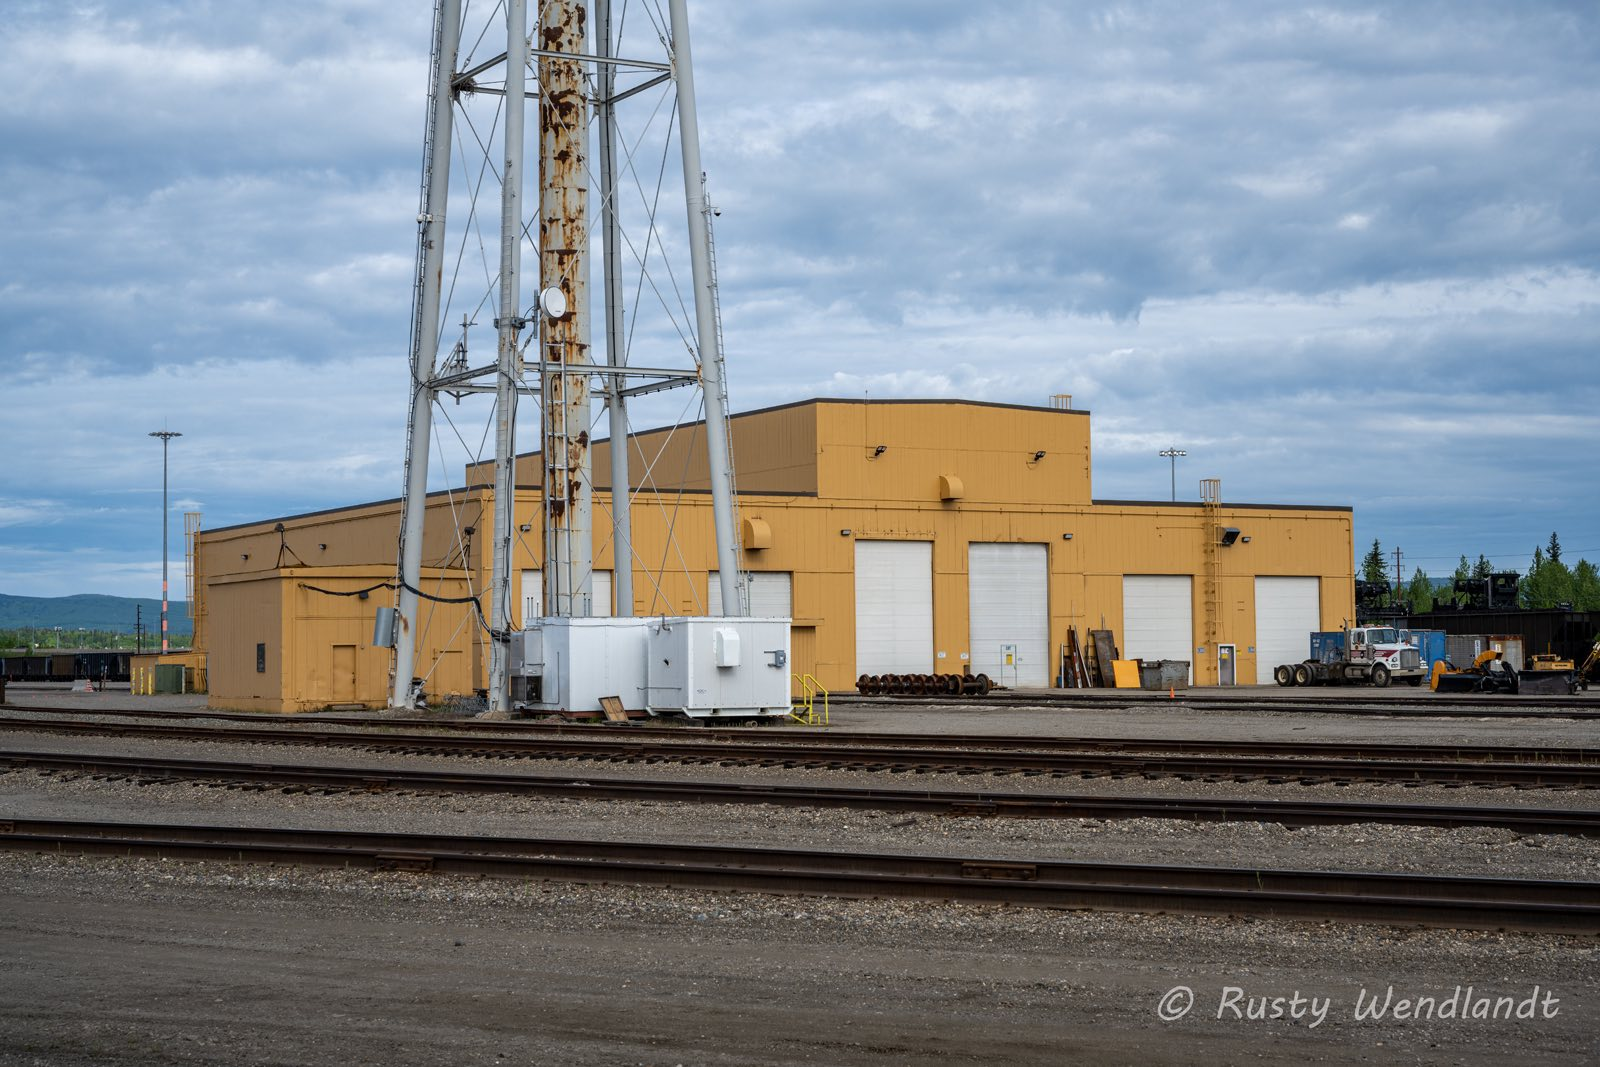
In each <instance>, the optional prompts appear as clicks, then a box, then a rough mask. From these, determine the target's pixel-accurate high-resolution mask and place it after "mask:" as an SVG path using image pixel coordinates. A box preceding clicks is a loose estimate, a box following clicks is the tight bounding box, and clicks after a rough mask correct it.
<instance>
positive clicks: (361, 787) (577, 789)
mask: <svg viewBox="0 0 1600 1067" xmlns="http://www.w3.org/2000/svg"><path fill="white" fill-rule="evenodd" d="M0 768H7V769H12V770H37V771H41V772H44V773H48V774H52V775H58V776H59V775H63V774H72V775H89V776H92V777H94V778H96V779H101V780H111V781H127V780H134V781H138V782H142V783H168V782H184V783H190V784H194V783H208V784H228V785H231V786H240V785H242V786H247V787H256V788H274V789H284V790H290V791H295V792H319V793H347V792H361V793H370V792H418V793H452V794H456V793H499V794H512V795H518V796H533V797H562V798H573V799H582V800H631V801H640V800H649V801H658V802H660V801H666V802H674V803H696V804H776V805H783V806H786V807H817V808H853V809H867V810H875V811H890V812H915V813H923V814H930V815H936V816H961V815H967V816H991V817H999V818H1030V819H1045V818H1074V819H1178V820H1183V821H1188V822H1253V823H1274V824H1278V825H1282V826H1294V827H1301V826H1332V825H1349V824H1353V823H1382V824H1387V825H1398V826H1431V827H1442V828H1448V829H1461V828H1468V827H1495V828H1501V829H1508V830H1514V831H1516V832H1518V833H1524V834H1561V835H1568V836H1575V837H1600V811H1583V810H1571V809H1565V808H1527V807H1497V808H1491V807H1479V806H1450V805H1437V804H1368V803H1350V802H1345V801H1304V802H1302V801H1277V800H1254V799H1232V800H1229V799H1221V800H1219V799H1211V798H1205V799H1186V798H1167V797H1106V796H1074V795H1061V794H1039V793H1002V792H995V791H982V792H955V791H948V792H947V791H943V790H935V791H930V790H901V789H877V788H850V787H831V786H830V787H814V786H791V785H766V784H743V783H722V782H686V781H681V780H671V779H669V780H652V779H625V778H574V777H572V776H570V775H563V776H560V777H536V776H531V775H505V774H479V773H460V772H447V771H426V770H410V769H405V768H394V767H385V768H374V767H322V766H308V765H302V764H266V763H231V762H218V761H209V760H186V759H167V758H159V757H155V758H152V757H144V756H95V755H83V754H79V753H40V752H6V751H0Z"/></svg>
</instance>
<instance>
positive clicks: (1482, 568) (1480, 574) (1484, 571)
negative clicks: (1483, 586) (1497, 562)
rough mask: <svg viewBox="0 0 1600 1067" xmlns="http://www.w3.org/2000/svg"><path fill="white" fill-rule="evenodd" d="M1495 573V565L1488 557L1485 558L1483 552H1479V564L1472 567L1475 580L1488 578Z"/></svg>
mask: <svg viewBox="0 0 1600 1067" xmlns="http://www.w3.org/2000/svg"><path fill="white" fill-rule="evenodd" d="M1493 573H1494V564H1493V563H1490V562H1489V559H1488V557H1487V556H1485V555H1484V554H1483V553H1482V552H1479V553H1478V562H1476V563H1474V564H1473V565H1472V576H1473V577H1474V578H1487V577H1489V575H1491V574H1493Z"/></svg>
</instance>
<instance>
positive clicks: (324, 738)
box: [0, 718, 1600, 789]
mask: <svg viewBox="0 0 1600 1067" xmlns="http://www.w3.org/2000/svg"><path fill="white" fill-rule="evenodd" d="M0 731H11V732H27V733H52V734H68V735H75V736H112V737H120V738H147V739H148V738H157V739H177V740H188V741H207V742H222V743H228V744H237V743H269V744H280V745H281V744H289V745H314V746H318V747H335V748H360V749H366V750H369V751H390V752H399V753H404V754H407V755H419V756H463V755H465V756H476V757H481V758H496V759H556V760H601V761H608V762H613V763H669V762H670V763H691V764H693V763H699V764H712V763H714V764H722V765H730V766H731V765H747V766H760V767H774V768H808V769H824V770H851V771H872V772H877V771H892V772H907V773H927V774H932V773H953V774H1024V775H1029V776H1036V775H1055V776H1070V775H1077V776H1081V777H1087V778H1096V777H1111V778H1129V777H1145V778H1151V777H1178V778H1184V779H1191V780H1202V781H1229V780H1232V781H1247V780H1260V781H1268V782H1280V783H1290V782H1301V783H1306V784H1311V783H1318V782H1336V783H1337V782H1346V783H1348V782H1401V783H1407V784H1412V785H1422V784H1429V783H1444V784H1450V785H1489V786H1511V787H1517V788H1547V789H1548V788H1575V789H1592V788H1596V787H1597V786H1600V762H1597V758H1600V753H1596V752H1595V751H1594V750H1589V749H1581V748H1561V749H1526V748H1499V747H1495V746H1459V747H1445V746H1426V745H1423V746H1418V745H1346V744H1299V743H1291V742H1232V741H1164V740H1144V739H1106V738H1070V739H1068V738H1043V739H1038V738H1026V739H1021V740H1022V742H1023V743H1026V744H1027V745H1029V746H1030V750H1027V751H1023V750H1013V749H1004V748H983V749H972V748H962V747H958V746H953V745H951V744H949V743H948V742H949V741H950V739H949V738H943V737H936V736H926V735H923V736H917V737H913V738H907V737H904V736H900V735H877V738H885V739H887V740H885V741H882V742H881V743H880V741H879V740H878V739H877V738H874V739H871V740H868V741H863V740H862V735H859V734H834V735H829V736H824V737H814V736H813V735H809V734H807V735H800V734H790V735H784V734H781V733H778V734H774V735H772V738H773V740H772V741H768V740H767V739H766V738H765V737H763V738H762V739H761V740H757V741H748V740H745V739H744V738H742V737H741V738H730V737H729V736H728V735H720V737H721V739H713V740H703V739H701V737H703V735H696V734H693V733H687V732H685V731H681V730H677V731H671V733H672V734H673V738H674V739H672V740H667V739H644V738H640V737H637V736H633V735H631V734H630V732H629V731H626V730H623V731H616V732H612V731H606V730H593V729H590V730H588V733H587V735H586V736H577V735H576V734H577V733H578V731H574V733H573V734H563V735H558V736H555V737H537V736H536V737H529V736H510V735H505V736H495V737H481V736H470V735H463V734H449V735H446V734H440V733H429V734H421V733H408V732H403V731H395V730H392V729H382V730H373V729H365V730H311V729H305V728H303V727H276V728H264V727H205V726H179V725H171V724H167V723H150V722H138V723H130V722H88V721H83V720H75V719H54V718H33V719H28V718H20V719H16V718H0ZM779 737H785V738H786V740H784V741H777V738H779ZM685 738H695V739H693V740H688V739H685ZM985 740H986V741H992V740H993V739H985ZM1012 740H1015V739H1012Z"/></svg>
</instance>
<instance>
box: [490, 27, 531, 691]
mask: <svg viewBox="0 0 1600 1067" xmlns="http://www.w3.org/2000/svg"><path fill="white" fill-rule="evenodd" d="M527 75H528V8H527V2H526V0H506V82H505V93H506V95H505V112H504V114H505V129H504V133H503V137H502V145H503V147H504V148H505V159H504V160H503V169H502V170H501V186H500V305H499V307H500V311H499V316H498V317H497V318H496V319H495V329H496V331H497V333H498V338H499V361H498V365H499V369H498V374H497V376H496V379H495V433H494V529H493V532H492V534H491V537H492V539H493V563H492V565H491V566H492V570H491V572H490V579H489V598H490V612H489V627H490V629H491V630H492V631H493V632H492V633H491V634H490V635H489V709H490V710H491V711H509V710H511V677H510V671H509V660H510V656H509V652H510V648H509V645H510V629H511V536H512V530H513V522H514V517H515V508H516V499H515V497H516V466H517V456H516V421H517V378H518V376H519V371H520V363H521V360H520V359H519V358H518V353H517V337H518V333H519V332H520V330H521V328H522V326H523V325H525V323H524V322H523V320H522V317H521V316H522V286H521V282H522V172H523V169H524V160H523V147H522V146H523V104H524V94H525V92H526V89H527Z"/></svg>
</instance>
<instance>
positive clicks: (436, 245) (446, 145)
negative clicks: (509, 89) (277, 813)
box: [389, 0, 461, 708]
mask: <svg viewBox="0 0 1600 1067" xmlns="http://www.w3.org/2000/svg"><path fill="white" fill-rule="evenodd" d="M433 17H434V27H433V33H434V38H433V84H432V85H430V86H429V89H428V130H427V140H426V147H425V159H424V160H423V175H424V178H423V180H424V181H425V182H426V183H427V184H426V186H425V187H424V189H423V194H422V210H421V211H420V213H419V214H418V217H417V225H418V236H417V244H418V248H417V283H416V292H415V296H414V299H415V301H416V306H415V316H414V318H413V319H412V323H411V419H410V424H409V427H408V430H407V433H406V495H405V500H404V502H403V503H402V504H401V507H400V588H399V590H398V591H397V592H396V596H395V615H396V623H395V629H396V633H395V641H394V677H393V678H392V679H391V681H390V686H391V690H390V694H389V703H390V705H391V706H392V707H397V708H412V707H415V706H416V691H415V689H414V688H413V687H412V684H411V679H412V677H413V675H414V673H415V671H416V640H417V619H418V612H417V608H418V598H417V591H418V590H419V589H421V588H422V538H423V519H424V516H425V515H426V513H427V510H428V449H429V447H430V438H431V434H432V429H433V399H434V391H433V389H432V388H431V387H430V386H429V385H428V381H429V380H430V379H431V378H432V377H433V374H434V369H435V365H436V363H437V360H438V353H439V340H438V338H439V288H440V280H441V272H442V271H443V269H444V240H445V205H446V203H447V202H448V200H449V192H450V137H451V128H452V121H453V118H454V114H453V110H452V109H453V106H454V101H453V95H454V94H453V92H452V90H451V85H450V82H451V79H452V78H453V77H454V76H455V69H456V50H457V47H458V45H459V40H460V36H461V0H439V2H438V3H437V5H435V8H434V15H433Z"/></svg>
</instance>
